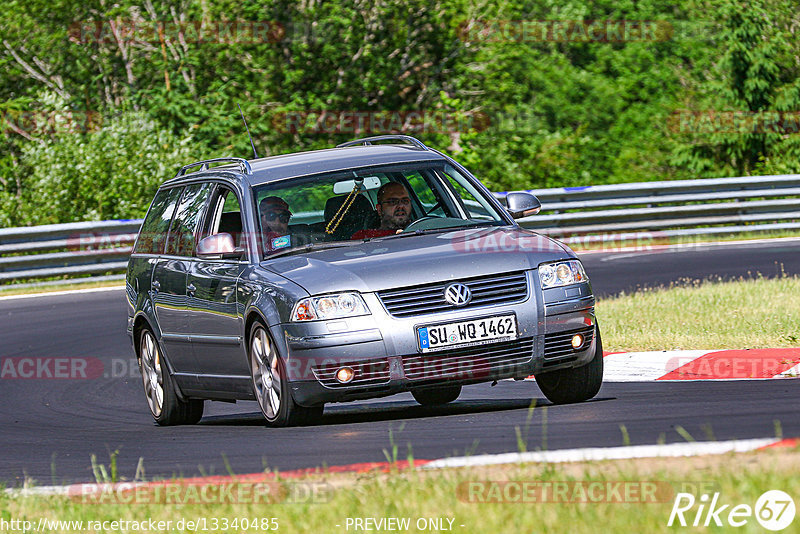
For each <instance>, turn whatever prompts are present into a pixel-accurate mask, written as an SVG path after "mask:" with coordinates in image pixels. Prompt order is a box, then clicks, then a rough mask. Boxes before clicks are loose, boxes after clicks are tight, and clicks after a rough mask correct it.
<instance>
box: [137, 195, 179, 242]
mask: <svg viewBox="0 0 800 534" xmlns="http://www.w3.org/2000/svg"><path fill="white" fill-rule="evenodd" d="M182 190H183V188H181V187H174V188H172V189H162V190H161V191H159V192H158V193H156V198H154V199H153V203H152V204H151V205H150V211H148V212H147V217H145V219H144V222H143V223H142V228H141V230H139V239H137V240H136V247H135V248H134V250H133V252H134V253H137V254H163V253H164V245H165V244H166V242H167V230H168V229H169V223H170V221H171V220H172V214H173V213H174V212H175V205H176V204H177V203H178V198H180V193H181V191H182Z"/></svg>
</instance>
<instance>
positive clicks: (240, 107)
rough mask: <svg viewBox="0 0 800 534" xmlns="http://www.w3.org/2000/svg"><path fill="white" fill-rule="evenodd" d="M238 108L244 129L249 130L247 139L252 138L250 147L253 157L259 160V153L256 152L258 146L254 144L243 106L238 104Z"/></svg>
mask: <svg viewBox="0 0 800 534" xmlns="http://www.w3.org/2000/svg"><path fill="white" fill-rule="evenodd" d="M236 107H237V108H239V115H241V116H242V122H243V123H244V129H245V130H247V137H249V138H250V146H251V147H253V157H254V158H255V159H258V153H257V152H256V145H254V144H253V136H252V135H250V128H248V127H247V121H246V120H245V118H244V113H242V106H240V105H239V104H236Z"/></svg>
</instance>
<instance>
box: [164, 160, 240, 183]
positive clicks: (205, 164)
mask: <svg viewBox="0 0 800 534" xmlns="http://www.w3.org/2000/svg"><path fill="white" fill-rule="evenodd" d="M222 162H226V163H238V164H239V172H241V173H242V174H253V169H252V168H251V167H250V162H248V161H247V160H246V159H244V158H214V159H204V160H203V161H195V162H194V163H190V164H189V165H184V166H183V167H181V170H179V171H178V174H176V175H175V178H177V177H178V176H183V175H185V174H187V173H186V171H187V169H191V168H192V167H197V166H198V165H200V171H199V172H202V171H207V170H208V168H209V167H208V164H209V163H222Z"/></svg>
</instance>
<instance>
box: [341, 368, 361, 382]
mask: <svg viewBox="0 0 800 534" xmlns="http://www.w3.org/2000/svg"><path fill="white" fill-rule="evenodd" d="M355 374H356V373H355V371H353V370H352V369H351V368H350V367H342V368H341V369H339V370H338V371H336V380H338V381H339V382H341V383H342V384H347V383H348V382H350V381H351V380H352V379H353V377H354V376H355Z"/></svg>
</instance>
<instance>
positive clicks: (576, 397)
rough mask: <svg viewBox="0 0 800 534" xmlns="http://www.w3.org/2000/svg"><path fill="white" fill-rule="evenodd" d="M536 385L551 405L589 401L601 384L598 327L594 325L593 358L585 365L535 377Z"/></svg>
mask: <svg viewBox="0 0 800 534" xmlns="http://www.w3.org/2000/svg"><path fill="white" fill-rule="evenodd" d="M536 383H537V384H538V385H539V389H541V390H542V393H544V396H545V397H547V400H549V401H550V402H552V403H553V404H569V403H573V402H582V401H585V400H589V399H591V398H592V397H594V396H595V395H597V392H598V391H600V386H601V385H602V384H603V342H602V340H601V339H600V327H599V326H598V325H595V351H594V357H593V358H592V360H591V361H590V362H589V363H587V364H586V365H582V366H581V367H573V368H571V369H558V370H556V371H550V372H549V373H541V374H537V375H536Z"/></svg>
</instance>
